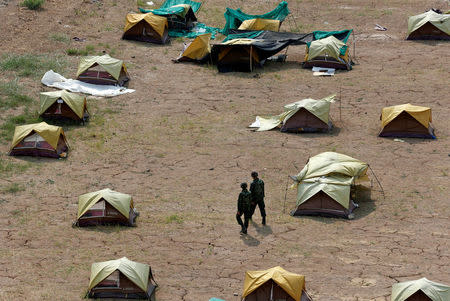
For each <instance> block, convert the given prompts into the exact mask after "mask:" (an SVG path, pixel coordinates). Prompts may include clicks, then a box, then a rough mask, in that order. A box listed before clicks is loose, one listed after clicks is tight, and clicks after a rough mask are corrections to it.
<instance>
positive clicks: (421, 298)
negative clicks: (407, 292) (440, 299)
mask: <svg viewBox="0 0 450 301" xmlns="http://www.w3.org/2000/svg"><path fill="white" fill-rule="evenodd" d="M405 301H432V299H431V298H430V297H428V296H427V295H426V294H425V293H424V292H423V291H422V290H418V291H417V292H415V293H414V294H412V295H411V296H410V297H408V298H407V299H405Z"/></svg>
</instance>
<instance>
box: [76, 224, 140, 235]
mask: <svg viewBox="0 0 450 301" xmlns="http://www.w3.org/2000/svg"><path fill="white" fill-rule="evenodd" d="M73 228H74V229H79V230H82V231H90V232H102V233H106V234H111V233H114V232H119V231H128V230H131V229H133V228H136V227H127V226H119V225H110V226H91V227H76V226H73Z"/></svg>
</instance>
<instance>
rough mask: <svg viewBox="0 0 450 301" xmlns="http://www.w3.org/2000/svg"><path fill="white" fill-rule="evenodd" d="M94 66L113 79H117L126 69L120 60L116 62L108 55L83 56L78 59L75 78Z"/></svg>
mask: <svg viewBox="0 0 450 301" xmlns="http://www.w3.org/2000/svg"><path fill="white" fill-rule="evenodd" d="M95 64H98V65H99V66H101V67H103V69H105V70H106V71H108V73H109V74H111V75H112V77H114V78H115V79H117V80H118V79H119V76H120V71H121V70H122V68H123V70H124V71H125V72H127V68H126V67H125V64H124V63H123V61H122V60H118V59H115V58H112V57H110V56H109V55H108V54H104V55H101V56H85V57H82V58H81V59H80V63H79V64H78V71H77V77H78V76H80V74H81V73H83V72H85V71H86V70H88V69H89V68H91V67H92V66H94V65H95Z"/></svg>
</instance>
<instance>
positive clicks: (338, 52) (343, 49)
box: [303, 35, 351, 70]
mask: <svg viewBox="0 0 450 301" xmlns="http://www.w3.org/2000/svg"><path fill="white" fill-rule="evenodd" d="M303 67H305V68H311V67H324V68H334V69H346V70H350V69H351V60H350V58H349V53H348V46H347V45H346V44H345V43H344V42H343V41H341V40H339V39H337V38H336V37H334V36H333V35H330V36H328V37H326V38H322V39H320V40H315V41H312V42H310V43H308V44H307V47H306V55H305V61H304V62H303Z"/></svg>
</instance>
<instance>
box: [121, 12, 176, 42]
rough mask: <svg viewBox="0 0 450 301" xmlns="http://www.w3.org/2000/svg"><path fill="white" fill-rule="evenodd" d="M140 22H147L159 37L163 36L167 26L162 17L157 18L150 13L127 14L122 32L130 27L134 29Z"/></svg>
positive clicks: (165, 19)
mask: <svg viewBox="0 0 450 301" xmlns="http://www.w3.org/2000/svg"><path fill="white" fill-rule="evenodd" d="M141 21H145V22H147V23H148V24H149V25H150V26H151V27H152V28H153V29H154V30H155V31H156V33H157V34H158V35H159V36H160V37H162V36H163V35H164V31H165V30H166V29H167V28H168V26H169V25H168V22H167V18H165V17H162V16H157V15H154V14H152V13H146V14H136V13H129V14H128V15H127V17H126V23H125V28H124V29H123V32H124V33H126V32H127V31H128V30H130V29H131V28H132V27H134V26H135V25H136V24H138V23H139V22H141Z"/></svg>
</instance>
